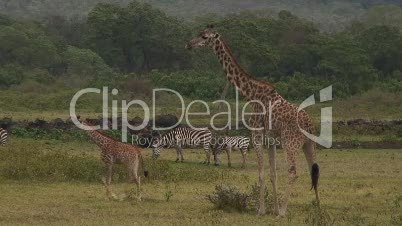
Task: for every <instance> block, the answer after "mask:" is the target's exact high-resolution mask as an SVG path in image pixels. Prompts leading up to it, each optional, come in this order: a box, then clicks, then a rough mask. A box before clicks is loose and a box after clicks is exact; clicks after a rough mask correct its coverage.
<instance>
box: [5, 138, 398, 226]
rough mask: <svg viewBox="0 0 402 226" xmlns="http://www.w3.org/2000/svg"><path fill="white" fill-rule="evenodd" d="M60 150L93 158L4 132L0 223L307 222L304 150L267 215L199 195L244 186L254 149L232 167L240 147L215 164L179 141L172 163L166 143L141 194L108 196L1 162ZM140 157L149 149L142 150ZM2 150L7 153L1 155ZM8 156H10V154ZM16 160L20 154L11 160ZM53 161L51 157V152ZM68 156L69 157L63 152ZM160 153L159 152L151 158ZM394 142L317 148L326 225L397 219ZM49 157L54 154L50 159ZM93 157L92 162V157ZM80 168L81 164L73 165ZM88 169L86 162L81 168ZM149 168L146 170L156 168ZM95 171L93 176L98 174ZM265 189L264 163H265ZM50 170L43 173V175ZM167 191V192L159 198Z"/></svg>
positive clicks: (72, 145)
mask: <svg viewBox="0 0 402 226" xmlns="http://www.w3.org/2000/svg"><path fill="white" fill-rule="evenodd" d="M30 151H39V152H46V153H52V152H62V153H67V154H68V155H71V156H83V155H85V156H86V158H89V159H93V160H94V161H95V162H98V159H99V157H98V156H99V152H98V149H97V148H96V146H95V145H94V144H91V143H89V142H62V141H51V140H33V139H20V138H15V139H11V142H10V143H9V144H8V145H7V146H6V147H1V148H0V152H1V153H2V155H3V158H0V172H1V174H0V175H1V176H0V184H1V186H0V194H1V196H0V224H1V225H32V224H34V225H44V224H49V225H110V224H112V225H189V224H191V225H312V224H313V223H312V219H311V218H309V213H310V211H312V210H313V207H312V201H313V200H314V194H313V192H312V191H310V190H309V189H310V179H309V175H308V169H307V166H306V161H305V159H304V156H302V155H300V156H299V167H298V172H299V178H298V181H297V183H296V185H295V190H294V193H293V195H292V197H291V200H290V206H289V213H288V215H287V217H285V218H276V217H275V216H273V215H266V216H261V217H259V216H256V214H255V213H254V212H244V213H238V212H226V211H223V210H217V209H215V208H214V206H213V205H212V204H211V203H210V202H209V201H207V200H206V199H205V198H204V195H206V194H210V193H211V192H213V191H214V187H215V185H216V184H220V183H224V184H230V185H236V186H238V187H239V189H240V190H242V191H244V192H246V191H247V192H248V191H250V187H251V185H253V184H254V183H255V182H256V180H257V169H256V161H255V158H256V156H255V153H254V152H253V151H251V152H250V154H249V161H248V165H247V168H246V169H240V162H241V161H240V158H241V155H240V153H238V152H235V153H234V154H233V157H234V160H233V162H234V163H235V164H234V167H233V168H228V167H227V166H226V161H225V160H226V158H225V156H222V160H223V165H222V166H220V167H214V166H205V165H202V164H200V162H201V161H202V160H203V159H204V154H203V151H201V150H197V149H186V150H185V152H184V154H185V162H184V163H174V162H173V160H174V159H175V152H174V150H163V151H162V153H161V158H160V159H161V160H162V161H163V160H166V161H165V162H167V164H168V167H169V168H168V169H169V172H175V173H173V174H169V175H172V176H171V178H169V177H165V178H163V179H146V180H144V184H143V193H144V194H143V197H144V200H143V201H142V202H137V201H136V200H125V201H109V200H107V199H106V196H105V192H104V188H103V186H102V185H101V183H100V179H99V178H100V174H101V172H99V178H95V180H94V181H93V182H89V181H86V180H79V179H77V180H70V179H68V178H63V177H61V176H60V174H57V175H56V176H55V177H60V178H53V177H49V176H47V175H42V176H37V177H34V179H24V178H19V179H13V178H12V176H11V177H10V175H13V174H12V172H11V173H10V172H9V171H7V170H6V169H5V167H10V166H13V167H11V168H13V170H19V169H21V167H25V168H26V169H31V170H33V171H35V172H36V171H38V172H40V170H43V169H38V166H37V165H35V160H32V161H30V160H25V159H24V156H25V155H19V157H18V158H15V156H14V154H13V153H15V155H18V153H19V154H21V152H22V153H24V152H26V153H27V152H30ZM278 152H279V153H278V175H279V181H280V188H279V189H280V191H281V192H283V191H284V186H285V181H286V163H285V160H284V159H285V158H284V155H283V153H282V151H281V150H279V151H278ZM144 153H145V155H146V158H147V159H148V161H151V160H149V159H150V155H151V150H150V149H147V150H144ZM5 155H9V156H5ZM26 156H29V155H26ZM10 161H16V162H11V163H10ZM18 161H24V162H18ZM54 161H59V160H58V159H55V160H54ZM65 161H70V160H65ZM159 161H160V160H159ZM401 161H402V150H359V149H357V150H319V151H318V162H319V163H320V166H321V178H320V186H319V188H320V191H321V199H322V200H321V201H322V207H323V209H324V210H325V211H326V212H328V213H329V214H330V217H331V222H332V223H333V225H401V224H402V214H401V213H402V208H401V204H402V165H401V164H400V163H401ZM56 164H57V162H56ZM99 165H100V163H99ZM77 167H78V168H79V170H83V171H85V170H86V169H87V168H88V167H89V166H86V165H77ZM88 170H89V168H88ZM162 173H163V172H153V171H151V172H150V174H153V175H156V174H162ZM97 174H98V173H97V172H96V173H95V175H96V176H95V177H98V175H97ZM266 176H267V185H268V188H269V189H268V190H271V187H270V183H269V179H268V178H269V171H268V170H267V171H266ZM49 178H50V179H49ZM118 181H119V182H117V183H115V186H114V189H115V192H116V193H121V192H123V191H124V189H126V188H127V187H128V185H127V184H126V183H122V182H121V180H118ZM168 194H171V195H172V196H171V197H170V200H169V201H167V196H168Z"/></svg>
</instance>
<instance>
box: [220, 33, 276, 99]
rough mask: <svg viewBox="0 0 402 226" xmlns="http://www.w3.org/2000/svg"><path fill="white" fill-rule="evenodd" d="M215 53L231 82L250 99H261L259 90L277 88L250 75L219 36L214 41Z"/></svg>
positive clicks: (266, 90)
mask: <svg viewBox="0 0 402 226" xmlns="http://www.w3.org/2000/svg"><path fill="white" fill-rule="evenodd" d="M213 50H214V53H215V54H216V55H217V56H218V59H219V62H220V63H221V65H222V67H223V70H224V71H225V73H226V76H227V78H228V80H229V82H230V83H232V84H233V85H234V86H235V87H236V88H237V89H238V90H239V92H240V94H241V95H242V96H244V97H246V98H247V99H248V100H258V99H261V97H262V95H261V96H260V95H258V91H259V90H263V91H264V92H271V93H272V92H273V91H274V90H275V88H274V87H273V86H272V85H271V84H269V83H268V82H265V81H261V80H257V79H255V78H253V77H252V76H250V75H249V74H248V73H247V72H246V71H245V70H244V69H243V68H242V67H241V66H240V65H239V64H238V63H237V61H236V59H235V58H234V56H233V54H232V52H231V50H230V49H229V47H228V46H227V45H226V43H225V42H224V41H223V40H222V39H221V38H220V37H218V38H217V39H216V40H215V41H214V43H213Z"/></svg>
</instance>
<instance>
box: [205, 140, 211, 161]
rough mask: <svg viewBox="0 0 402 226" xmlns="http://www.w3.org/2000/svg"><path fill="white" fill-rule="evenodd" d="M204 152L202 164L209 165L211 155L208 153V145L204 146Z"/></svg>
mask: <svg viewBox="0 0 402 226" xmlns="http://www.w3.org/2000/svg"><path fill="white" fill-rule="evenodd" d="M204 151H205V155H206V158H205V161H204V164H207V165H209V164H210V163H211V153H210V151H209V144H207V145H204Z"/></svg>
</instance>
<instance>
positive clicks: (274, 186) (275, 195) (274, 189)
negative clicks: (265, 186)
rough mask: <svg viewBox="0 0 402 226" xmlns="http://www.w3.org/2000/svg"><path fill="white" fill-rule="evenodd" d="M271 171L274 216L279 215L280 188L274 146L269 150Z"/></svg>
mask: <svg viewBox="0 0 402 226" xmlns="http://www.w3.org/2000/svg"><path fill="white" fill-rule="evenodd" d="M268 156H269V170H270V176H271V184H272V196H273V198H274V214H279V204H278V188H277V180H276V146H275V145H272V146H271V147H270V148H269V150H268Z"/></svg>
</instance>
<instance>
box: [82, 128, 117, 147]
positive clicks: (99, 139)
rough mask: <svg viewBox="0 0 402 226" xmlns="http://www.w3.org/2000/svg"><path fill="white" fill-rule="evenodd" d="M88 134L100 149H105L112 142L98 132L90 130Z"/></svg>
mask: <svg viewBox="0 0 402 226" xmlns="http://www.w3.org/2000/svg"><path fill="white" fill-rule="evenodd" d="M87 133H88V135H89V136H90V137H91V140H92V141H93V142H95V143H96V144H97V145H98V146H99V147H103V146H104V145H106V144H108V143H110V141H111V138H109V137H107V136H105V135H104V134H102V133H100V132H99V131H97V130H88V131H87Z"/></svg>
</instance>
